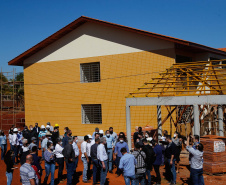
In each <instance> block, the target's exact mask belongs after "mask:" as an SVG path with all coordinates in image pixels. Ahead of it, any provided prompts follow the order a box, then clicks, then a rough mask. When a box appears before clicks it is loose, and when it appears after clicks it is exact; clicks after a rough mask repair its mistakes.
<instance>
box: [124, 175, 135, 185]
mask: <svg viewBox="0 0 226 185" xmlns="http://www.w3.org/2000/svg"><path fill="white" fill-rule="evenodd" d="M135 179H136V177H135V175H133V176H125V175H124V180H125V184H126V185H130V182H131V185H135V184H136V182H135Z"/></svg>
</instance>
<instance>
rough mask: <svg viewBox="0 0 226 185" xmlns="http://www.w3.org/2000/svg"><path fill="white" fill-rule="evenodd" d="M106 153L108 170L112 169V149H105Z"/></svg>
mask: <svg viewBox="0 0 226 185" xmlns="http://www.w3.org/2000/svg"><path fill="white" fill-rule="evenodd" d="M107 155H108V170H109V171H112V155H113V151H112V149H107Z"/></svg>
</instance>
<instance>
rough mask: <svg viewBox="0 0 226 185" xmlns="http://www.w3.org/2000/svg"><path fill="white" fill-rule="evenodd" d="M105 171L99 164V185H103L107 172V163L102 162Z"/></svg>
mask: <svg viewBox="0 0 226 185" xmlns="http://www.w3.org/2000/svg"><path fill="white" fill-rule="evenodd" d="M104 165H105V169H103V167H102V162H100V166H101V171H100V185H104V184H105V181H106V177H107V172H108V161H107V160H106V161H104Z"/></svg>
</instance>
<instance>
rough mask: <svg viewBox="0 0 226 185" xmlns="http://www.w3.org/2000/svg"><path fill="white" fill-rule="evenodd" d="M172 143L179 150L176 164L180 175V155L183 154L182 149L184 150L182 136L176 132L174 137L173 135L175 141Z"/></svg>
mask: <svg viewBox="0 0 226 185" xmlns="http://www.w3.org/2000/svg"><path fill="white" fill-rule="evenodd" d="M172 141H173V142H174V143H175V144H176V146H177V148H178V150H177V154H176V162H177V171H176V172H177V173H179V169H180V153H181V149H182V139H181V137H180V134H179V133H178V132H177V131H175V132H174V135H173V139H172Z"/></svg>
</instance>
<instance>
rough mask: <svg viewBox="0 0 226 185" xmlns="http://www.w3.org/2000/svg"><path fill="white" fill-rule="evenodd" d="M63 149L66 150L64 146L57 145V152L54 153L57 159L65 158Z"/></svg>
mask: <svg viewBox="0 0 226 185" xmlns="http://www.w3.org/2000/svg"><path fill="white" fill-rule="evenodd" d="M63 149H64V148H63V147H62V146H60V145H59V144H56V147H55V151H54V153H55V155H56V158H62V157H64V155H63V154H62V151H63Z"/></svg>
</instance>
